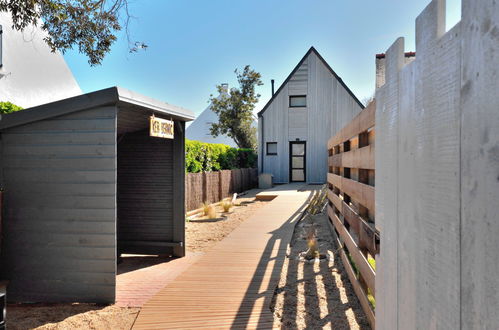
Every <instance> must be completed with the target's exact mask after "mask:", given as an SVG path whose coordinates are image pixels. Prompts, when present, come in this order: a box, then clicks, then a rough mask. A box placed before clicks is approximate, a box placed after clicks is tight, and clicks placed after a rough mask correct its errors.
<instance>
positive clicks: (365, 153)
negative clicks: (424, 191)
mask: <svg viewBox="0 0 499 330" xmlns="http://www.w3.org/2000/svg"><path fill="white" fill-rule="evenodd" d="M329 166H334V167H350V168H362V169H368V170H374V145H372V144H371V145H368V146H366V147H362V148H359V149H354V150H351V151H347V152H343V153H340V154H336V155H332V156H331V157H329Z"/></svg>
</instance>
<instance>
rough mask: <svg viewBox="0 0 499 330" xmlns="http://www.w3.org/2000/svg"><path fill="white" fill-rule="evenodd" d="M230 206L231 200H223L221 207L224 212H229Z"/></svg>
mask: <svg viewBox="0 0 499 330" xmlns="http://www.w3.org/2000/svg"><path fill="white" fill-rule="evenodd" d="M231 207H232V202H230V201H223V202H222V208H223V209H224V212H225V213H227V212H229V211H230V208H231Z"/></svg>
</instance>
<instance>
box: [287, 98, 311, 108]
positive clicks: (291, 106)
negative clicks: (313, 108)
mask: <svg viewBox="0 0 499 330" xmlns="http://www.w3.org/2000/svg"><path fill="white" fill-rule="evenodd" d="M299 97H303V98H305V105H291V99H293V98H299ZM289 107H290V108H306V107H307V95H289Z"/></svg>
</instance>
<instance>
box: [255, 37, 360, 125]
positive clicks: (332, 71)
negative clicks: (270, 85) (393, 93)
mask: <svg viewBox="0 0 499 330" xmlns="http://www.w3.org/2000/svg"><path fill="white" fill-rule="evenodd" d="M312 52H313V53H314V54H315V55H316V56H317V57H318V58H319V60H320V61H321V62H322V63H324V65H325V66H326V68H327V69H328V70H329V72H331V74H332V75H333V76H334V77H335V78H336V80H338V82H339V83H340V84H341V86H343V87H344V88H345V89H346V91H347V92H348V94H350V96H352V98H353V99H354V100H355V102H357V103H358V104H359V105H360V107H361V108H362V109H364V108H365V106H364V105H363V104H362V102H360V101H359V99H358V98H357V96H355V94H354V93H353V92H352V91H351V90H350V88H348V86H347V85H346V84H345V82H343V80H342V79H341V78H340V76H338V75H337V74H336V72H334V70H333V69H332V68H331V66H330V65H329V64H328V63H327V62H326V60H325V59H324V58H323V57H322V56H321V54H319V52H318V51H317V50H316V49H315V48H314V47H313V46H312V47H310V49H309V50H308V52H307V53H306V54H305V56H303V58H302V59H301V60H300V62H298V64H297V65H296V66H295V68H294V69H293V71H291V73H290V74H289V76H288V77H287V78H286V80H284V82H283V83H282V84H281V86H280V87H279V89H278V90H277V91H276V92H275V94H274V95H272V98H271V99H270V100H269V101H268V102H267V104H265V106H264V107H263V109H262V110H260V111H259V112H258V117H261V115H262V114H263V113H264V112H265V110H267V108H268V106H269V105H270V104H271V103H272V101H274V99H275V98H276V96H277V95H278V94H279V93H280V92H281V90H282V89H283V88H284V86H286V84H287V83H288V82H289V80H290V79H291V77H292V76H293V75H294V74H295V73H296V71H298V69H299V68H300V66H301V65H302V64H303V62H305V59H306V58H307V57H308V56H309V55H310V54H311V53H312Z"/></svg>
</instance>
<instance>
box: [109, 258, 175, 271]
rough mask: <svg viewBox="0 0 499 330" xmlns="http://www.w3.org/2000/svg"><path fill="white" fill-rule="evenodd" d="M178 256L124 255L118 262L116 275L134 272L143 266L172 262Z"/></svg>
mask: <svg viewBox="0 0 499 330" xmlns="http://www.w3.org/2000/svg"><path fill="white" fill-rule="evenodd" d="M175 259H178V258H175V257H170V256H143V255H140V256H133V255H124V256H122V257H121V262H120V263H119V264H118V267H117V272H116V275H121V274H126V273H128V272H133V271H135V270H138V269H141V268H147V267H151V266H155V265H158V264H162V263H164V262H170V261H172V260H175Z"/></svg>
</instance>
